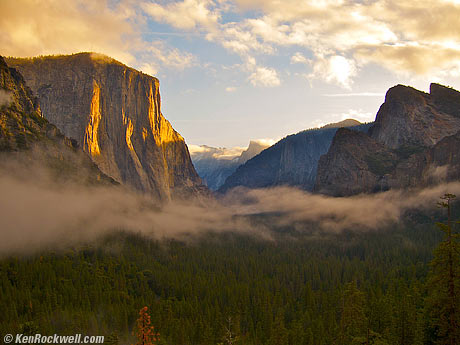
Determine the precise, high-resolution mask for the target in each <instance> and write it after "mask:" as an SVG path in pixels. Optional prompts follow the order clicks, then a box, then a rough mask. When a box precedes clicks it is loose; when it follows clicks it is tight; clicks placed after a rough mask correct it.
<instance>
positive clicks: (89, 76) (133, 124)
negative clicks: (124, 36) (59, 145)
mask: <svg viewBox="0 0 460 345" xmlns="http://www.w3.org/2000/svg"><path fill="white" fill-rule="evenodd" d="M8 63H9V64H10V65H11V66H14V67H16V68H17V69H18V70H19V71H20V72H21V73H22V74H23V75H24V78H25V79H26V81H27V83H28V85H29V86H30V87H31V88H32V90H33V91H34V92H35V93H36V95H37V96H38V98H39V101H40V105H41V109H42V112H43V115H44V116H45V117H46V118H47V119H48V120H49V121H50V122H52V123H54V124H55V125H56V126H57V127H58V128H59V129H60V130H62V131H63V133H64V134H65V135H67V136H69V137H71V138H73V139H75V140H76V141H77V142H78V144H79V145H80V146H81V147H82V148H83V150H84V151H85V152H87V153H88V154H89V155H90V156H91V158H92V160H93V161H94V162H95V163H96V164H97V165H98V166H99V168H100V169H101V170H102V171H103V172H105V173H106V174H108V175H109V176H111V177H113V178H114V179H115V180H117V181H119V182H121V183H124V184H127V185H129V186H131V187H134V188H135V189H137V190H140V191H143V192H147V193H149V194H151V195H153V196H155V197H156V198H158V199H159V200H170V199H171V198H174V197H176V196H188V195H194V194H196V193H199V192H200V191H202V188H203V187H202V186H201V180H200V178H199V177H198V175H197V173H196V171H195V169H194V167H193V165H192V162H191V160H190V155H189V152H188V148H187V146H186V144H185V141H184V139H183V138H182V137H181V136H180V134H179V133H177V132H176V131H175V130H174V129H173V128H172V126H171V124H170V123H169V122H168V121H167V120H166V119H165V118H164V117H163V115H162V113H161V101H160V93H159V81H158V79H156V78H154V77H151V76H149V75H146V74H143V73H142V72H139V71H136V70H134V69H132V68H129V67H127V66H125V65H123V64H121V63H119V62H117V61H115V60H113V59H111V58H109V57H106V56H102V55H99V54H93V53H81V54H75V55H71V56H56V57H53V56H51V57H39V58H33V59H16V58H11V59H8Z"/></svg>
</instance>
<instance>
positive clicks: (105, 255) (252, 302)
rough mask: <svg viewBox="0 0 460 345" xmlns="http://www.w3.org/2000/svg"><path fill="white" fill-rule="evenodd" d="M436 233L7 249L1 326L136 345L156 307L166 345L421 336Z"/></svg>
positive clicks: (124, 240) (135, 239) (397, 340)
mask: <svg viewBox="0 0 460 345" xmlns="http://www.w3.org/2000/svg"><path fill="white" fill-rule="evenodd" d="M437 235H438V234H437V233H436V232H434V231H432V230H431V229H430V228H429V227H428V228H423V227H422V228H420V227H406V228H405V229H393V230H388V231H386V232H381V233H368V234H352V233H348V234H342V235H326V234H325V235H323V236H320V237H316V236H315V237H314V238H313V237H312V236H311V235H296V236H297V238H295V239H292V237H290V236H286V235H281V234H280V235H279V238H278V239H277V241H276V242H266V241H262V240H256V239H254V238H249V237H244V236H237V235H232V234H221V235H209V236H204V237H203V238H202V239H201V240H200V241H196V242H194V243H193V244H185V243H182V242H179V241H173V240H172V241H162V242H156V241H152V240H149V239H146V238H143V237H141V236H135V235H127V234H117V235H113V236H111V237H110V238H107V239H105V240H104V241H103V242H102V243H98V244H97V245H95V246H94V247H93V246H90V247H86V248H81V249H79V250H75V251H71V252H65V253H54V254H51V253H48V254H42V255H36V256H31V257H27V258H22V259H17V258H4V259H3V260H2V261H0V284H1V289H0V291H1V292H2V293H1V294H0V309H1V310H2V313H0V332H2V333H14V332H19V331H20V330H22V329H25V328H26V327H29V326H27V325H34V327H35V326H36V327H37V328H38V329H39V331H40V333H42V334H53V333H55V332H57V333H60V334H73V333H75V332H76V331H78V332H79V333H80V332H81V333H86V334H105V335H106V336H109V335H110V337H108V338H107V342H108V343H109V342H110V343H116V342H118V343H120V344H126V343H134V342H135V341H134V339H133V338H132V331H133V327H134V326H135V321H136V319H137V317H138V311H139V309H140V308H142V307H143V306H148V307H149V313H150V315H151V317H152V325H153V326H155V330H158V331H159V332H160V333H161V342H160V343H161V344H175V345H181V344H184V345H185V344H218V343H223V344H226V343H229V342H233V344H238V345H240V344H290V345H296V344H312V345H313V344H315V345H318V344H319V345H320V344H324V345H326V344H328V345H329V344H355V343H356V344H358V343H360V341H369V344H376V345H377V344H380V345H389V344H392V345H393V344H418V343H416V342H415V340H413V339H415V338H416V336H418V337H419V338H420V339H422V341H423V340H424V337H425V334H424V330H423V327H419V328H414V327H415V326H414V325H416V326H417V325H418V323H419V322H418V320H419V319H420V320H422V321H424V320H425V319H424V317H423V316H424V315H425V314H424V312H423V304H424V302H423V293H424V292H423V291H424V288H423V286H424V279H425V276H426V274H427V267H428V266H427V263H428V262H429V260H431V251H432V248H433V246H434V244H435V243H436V242H437V241H438V237H437ZM409 296H410V297H409ZM344 297H345V300H344ZM351 318H353V319H351ZM229 320H230V323H229ZM31 323H32V324H31ZM341 325H344V326H346V327H347V328H346V330H345V329H343V328H341ZM349 327H350V328H349ZM417 327H418V326H417ZM29 328H31V327H29ZM403 329H404V330H405V332H409V333H406V334H407V335H405V336H404V337H403V336H402V330H403ZM229 330H230V333H231V334H230V335H229V332H228V331H229ZM416 333H417V334H416ZM341 340H343V341H342V342H341ZM345 340H347V341H346V342H345ZM411 341H414V342H411ZM361 343H362V342H361Z"/></svg>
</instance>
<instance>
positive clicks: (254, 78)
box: [249, 66, 281, 87]
mask: <svg viewBox="0 0 460 345" xmlns="http://www.w3.org/2000/svg"><path fill="white" fill-rule="evenodd" d="M249 81H250V82H251V84H252V85H254V86H267V87H273V86H279V85H280V84H281V80H280V79H279V77H278V73H277V72H276V70H274V69H273V68H267V67H261V66H257V67H256V68H255V70H254V72H253V73H252V74H251V75H250V76H249Z"/></svg>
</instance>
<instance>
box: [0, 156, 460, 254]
mask: <svg viewBox="0 0 460 345" xmlns="http://www.w3.org/2000/svg"><path fill="white" fill-rule="evenodd" d="M10 157H11V156H10ZM15 157H19V156H15ZM42 164H43V160H35V161H34V160H30V159H23V160H20V159H10V160H7V159H6V156H4V157H2V160H1V164H0V189H1V190H2V193H0V205H1V207H0V236H1V237H2V241H1V242H0V254H2V255H5V254H11V253H21V252H25V253H30V252H34V251H37V250H43V249H47V248H52V249H53V250H54V251H56V250H59V249H63V250H65V249H66V248H68V247H69V246H75V245H79V244H81V243H86V242H94V240H96V239H97V238H99V237H101V236H105V235H106V234H108V233H110V232H113V231H120V230H123V231H131V232H135V233H142V234H144V235H145V236H150V237H152V238H157V239H161V238H180V239H183V238H189V237H190V236H199V235H202V234H206V233H209V232H214V233H219V232H237V233H244V234H250V235H253V236H259V237H262V238H265V239H271V238H273V232H274V231H276V229H278V228H279V227H283V228H285V227H288V228H290V229H291V230H293V231H294V230H295V231H301V232H306V233H311V232H326V233H327V232H340V231H343V230H351V231H372V230H377V229H382V228H384V227H386V226H389V225H392V224H394V223H396V222H399V221H400V220H401V217H402V216H403V215H404V213H405V212H406V211H410V210H417V211H422V212H423V211H429V210H431V209H433V207H434V206H435V205H436V202H437V201H438V200H439V197H440V196H442V195H443V194H444V193H446V192H450V193H454V194H460V183H458V182H455V183H449V184H444V185H438V186H435V187H432V188H426V189H422V190H418V191H411V192H404V191H388V192H384V193H379V194H374V195H359V196H354V197H349V198H344V197H343V198H333V197H327V196H322V195H312V194H310V193H307V192H305V191H302V190H299V189H295V188H288V187H276V188H269V189H258V190H247V189H244V188H237V189H234V190H232V191H230V192H229V193H227V194H226V195H224V196H223V197H222V199H221V200H219V201H217V200H215V199H201V200H188V201H175V202H171V203H168V204H165V205H158V204H157V203H156V202H154V201H153V200H151V199H150V198H149V197H148V196H143V195H139V194H137V193H135V192H132V191H130V190H127V189H126V188H124V187H122V186H118V187H117V186H112V187H101V186H89V185H81V184H78V183H76V182H69V181H66V180H58V181H56V179H55V178H54V177H53V175H52V174H50V172H49V170H48V169H47V168H44V167H43V166H42ZM441 173H442V171H441V172H440V174H441ZM438 175H439V174H438ZM261 215H265V216H264V217H265V218H264V219H265V220H266V221H267V222H263V221H262V222H259V221H257V219H260V216H261ZM255 216H257V217H255ZM268 224H270V225H268Z"/></svg>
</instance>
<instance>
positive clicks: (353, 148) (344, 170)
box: [314, 128, 397, 196]
mask: <svg viewBox="0 0 460 345" xmlns="http://www.w3.org/2000/svg"><path fill="white" fill-rule="evenodd" d="M396 160H397V156H396V155H395V154H394V153H392V152H391V151H390V150H389V149H387V148H386V147H385V146H384V145H382V144H380V143H378V142H377V141H375V140H373V139H372V138H370V137H369V136H368V135H367V134H366V133H362V132H357V131H353V130H350V129H347V128H341V129H339V130H338V131H337V133H336V134H335V136H334V139H333V141H332V144H331V147H330V149H329V151H328V153H327V154H325V155H323V156H321V158H320V160H319V162H318V173H317V179H316V183H315V188H314V190H315V192H318V193H322V194H328V195H334V196H346V195H353V194H358V193H362V192H376V191H380V190H386V189H388V183H387V181H386V179H385V177H384V176H385V175H386V174H387V173H389V172H391V171H393V170H394V167H395V165H396V164H395V162H396Z"/></svg>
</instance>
